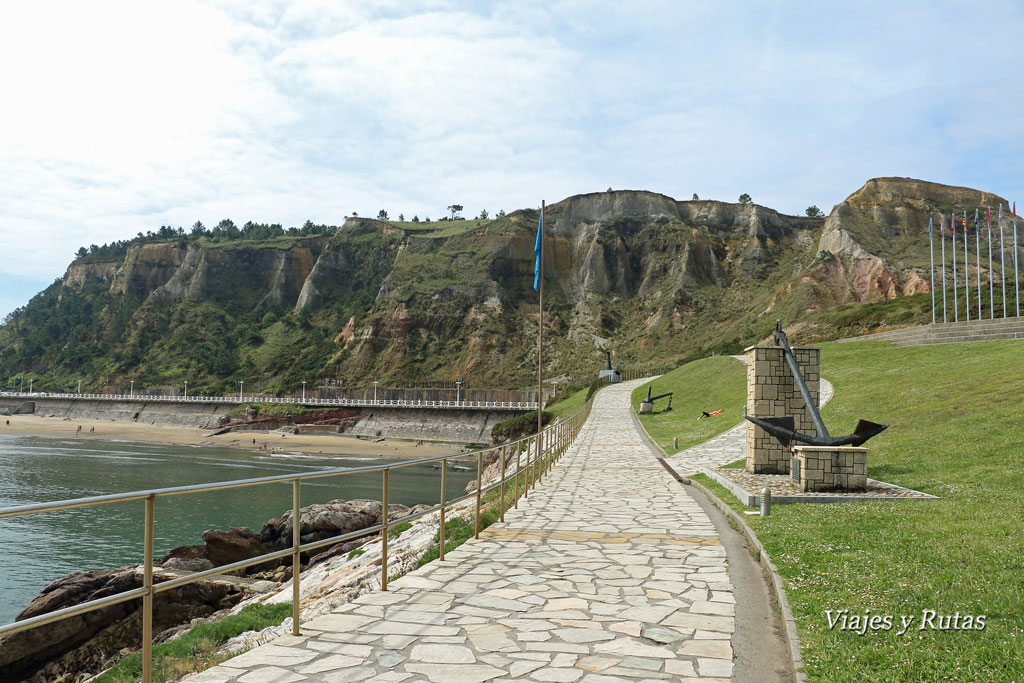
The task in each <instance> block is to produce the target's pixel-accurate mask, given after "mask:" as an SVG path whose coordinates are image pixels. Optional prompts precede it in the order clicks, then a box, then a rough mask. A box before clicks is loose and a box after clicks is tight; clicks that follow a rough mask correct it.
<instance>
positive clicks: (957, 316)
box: [949, 213, 960, 323]
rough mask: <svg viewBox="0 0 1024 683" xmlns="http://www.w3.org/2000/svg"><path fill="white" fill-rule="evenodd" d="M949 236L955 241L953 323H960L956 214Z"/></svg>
mask: <svg viewBox="0 0 1024 683" xmlns="http://www.w3.org/2000/svg"><path fill="white" fill-rule="evenodd" d="M949 236H950V238H952V240H953V322H955V323H958V322H960V311H959V310H958V309H959V307H960V302H959V297H958V295H957V291H956V214H955V213H950V214H949Z"/></svg>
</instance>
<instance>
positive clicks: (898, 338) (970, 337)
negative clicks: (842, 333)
mask: <svg viewBox="0 0 1024 683" xmlns="http://www.w3.org/2000/svg"><path fill="white" fill-rule="evenodd" d="M993 339H1024V317H1020V318H997V319H995V320H971V321H963V322H956V323H936V324H934V325H920V326H917V327H906V328H903V329H900V330H890V331H888V332H879V333H877V334H866V335H862V336H859V337H849V338H847V339H840V340H839V341H840V342H851V341H888V342H892V344H893V346H922V345H925V344H959V343H962V342H972V341H991V340H993Z"/></svg>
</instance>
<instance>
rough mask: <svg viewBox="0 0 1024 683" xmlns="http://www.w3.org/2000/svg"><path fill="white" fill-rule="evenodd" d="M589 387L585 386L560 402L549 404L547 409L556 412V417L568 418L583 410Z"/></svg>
mask: <svg viewBox="0 0 1024 683" xmlns="http://www.w3.org/2000/svg"><path fill="white" fill-rule="evenodd" d="M589 390H590V388H589V387H584V388H583V389H580V390H579V391H577V392H574V393H572V394H569V395H568V396H566V397H565V398H563V399H562V400H561V401H559V402H558V403H555V404H553V405H550V406H548V407H547V408H545V410H546V411H547V412H549V413H554V414H555V417H561V418H567V417H572V416H573V415H575V414H576V413H578V412H580V411H581V410H583V404H584V403H586V401H587V392H588V391H589Z"/></svg>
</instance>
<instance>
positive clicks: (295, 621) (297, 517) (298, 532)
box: [292, 479, 302, 636]
mask: <svg viewBox="0 0 1024 683" xmlns="http://www.w3.org/2000/svg"><path fill="white" fill-rule="evenodd" d="M299 486H300V483H299V480H298V479H294V480H292V635H293V636H297V635H299V562H300V560H301V557H300V553H299V546H300V545H302V540H301V539H302V507H301V506H300V505H299Z"/></svg>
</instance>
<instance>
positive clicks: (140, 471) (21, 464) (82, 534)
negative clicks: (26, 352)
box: [0, 434, 476, 624]
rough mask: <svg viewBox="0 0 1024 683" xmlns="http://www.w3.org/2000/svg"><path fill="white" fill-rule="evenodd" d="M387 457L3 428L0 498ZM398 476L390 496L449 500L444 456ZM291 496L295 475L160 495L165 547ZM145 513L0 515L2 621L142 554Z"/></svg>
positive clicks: (335, 490) (268, 510) (369, 486)
mask: <svg viewBox="0 0 1024 683" xmlns="http://www.w3.org/2000/svg"><path fill="white" fill-rule="evenodd" d="M388 462H398V461H397V460H396V459H394V458H390V459H388V458H386V457H385V456H382V457H380V458H376V457H374V458H365V457H363V458H358V457H351V458H346V457H345V456H333V457H326V456H319V455H304V454H299V453H293V454H272V453H257V452H250V451H247V450H242V449H234V448H223V447H211V446H200V447H190V446H168V445H162V444H148V443H135V442H125V441H100V440H96V439H94V438H92V437H85V436H83V437H78V438H65V437H37V436H15V435H5V434H0V507H8V506H13V505H27V504H31V503H42V502H49V501H55V500H65V499H69V498H81V497H86V496H99V495H104V494H109V493H122V492H127V491H138V490H145V489H153V488H164V487H169V486H184V485H189V484H201V483H206V482H216V481H229V480H233V479H250V478H254V477H265V476H272V475H280V474H292V473H303V472H311V471H315V470H321V469H327V468H337V467H361V466H366V465H378V464H384V463H388ZM474 469H475V468H474ZM475 475H476V472H475V471H472V472H467V471H450V472H449V473H448V483H447V495H448V498H449V499H451V498H454V497H456V496H458V495H459V494H461V492H462V490H463V488H464V487H465V486H466V484H467V483H468V482H469V481H470V480H471V479H473V478H474V477H475ZM389 477H390V481H389V485H388V501H389V502H391V503H401V504H403V505H409V506H412V505H416V504H419V503H429V504H433V503H437V502H438V500H439V496H440V489H441V483H440V482H441V477H440V471H439V470H438V469H436V467H435V466H434V465H431V464H429V463H428V464H420V465H412V466H409V467H404V468H401V469H397V470H393V471H392V472H391V473H390V475H389ZM381 479H382V477H381V473H380V472H365V473H353V474H348V475H344V476H337V477H330V478H325V479H319V480H314V481H311V482H307V483H304V484H302V487H301V504H302V505H303V506H305V505H309V504H312V503H323V502H326V501H329V500H336V499H342V500H353V499H356V498H368V499H373V500H380V495H381ZM291 505H292V484H291V483H290V482H288V483H281V484H265V485H262V486H257V487H244V488H235V489H227V490H223V491H214V492H209V493H198V494H190V495H185V496H174V497H168V498H158V499H157V501H156V508H155V510H156V517H155V519H156V524H155V537H154V541H155V552H156V555H157V557H159V556H161V555H163V554H164V553H166V552H167V551H168V550H170V549H171V548H174V547H177V546H179V545H191V544H196V545H198V544H201V543H202V538H201V536H202V533H203V532H204V531H205V530H207V529H227V528H228V527H232V526H235V527H243V526H247V527H250V528H252V529H253V531H255V532H256V533H259V530H260V527H261V526H262V525H263V523H264V522H266V521H267V520H269V519H272V518H274V517H280V516H281V515H282V514H284V513H285V511H287V510H289V509H290V508H291ZM143 515H144V502H143V501H132V502H129V503H116V504H112V505H103V506H99V507H90V508H80V509H75V510H65V511H62V512H52V513H44V514H36V515H29V516H27V517H20V518H13V519H0V624H6V623H10V622H12V621H14V618H15V616H16V615H17V614H18V612H20V611H21V610H22V609H24V608H25V606H26V605H27V604H28V603H29V602H30V601H31V600H32V599H33V598H34V597H35V596H36V595H38V594H39V592H40V590H42V589H43V588H44V587H45V586H46V585H47V584H49V583H51V582H52V581H54V580H55V579H58V578H60V577H62V576H64V575H65V574H68V573H70V572H75V571H87V570H90V569H108V568H113V567H120V566H122V565H125V564H141V563H142V560H143Z"/></svg>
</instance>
